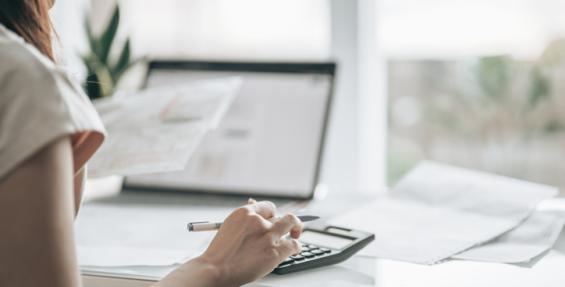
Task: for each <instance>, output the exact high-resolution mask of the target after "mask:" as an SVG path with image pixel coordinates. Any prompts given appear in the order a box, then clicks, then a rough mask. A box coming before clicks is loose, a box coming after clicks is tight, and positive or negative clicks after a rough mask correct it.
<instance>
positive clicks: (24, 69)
mask: <svg viewBox="0 0 565 287" xmlns="http://www.w3.org/2000/svg"><path fill="white" fill-rule="evenodd" d="M42 57H43V58H42ZM0 63H2V65H0V82H3V81H7V80H9V81H10V82H12V81H14V80H16V81H15V82H12V84H19V85H21V86H22V88H25V87H26V86H28V85H31V84H36V83H38V81H41V82H42V83H43V84H44V85H49V84H53V82H54V79H53V73H52V71H51V70H52V67H51V65H52V63H50V60H49V59H47V58H46V57H44V56H43V55H40V53H39V51H37V50H36V49H34V48H33V47H32V46H31V45H29V44H27V43H26V42H25V41H24V40H23V39H21V38H19V37H17V35H15V34H14V33H12V32H10V31H8V30H7V29H6V28H5V27H3V26H0Z"/></svg>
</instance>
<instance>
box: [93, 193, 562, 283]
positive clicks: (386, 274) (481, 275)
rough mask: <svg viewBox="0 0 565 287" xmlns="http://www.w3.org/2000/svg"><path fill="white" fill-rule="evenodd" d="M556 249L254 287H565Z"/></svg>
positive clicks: (152, 272) (361, 269)
mask: <svg viewBox="0 0 565 287" xmlns="http://www.w3.org/2000/svg"><path fill="white" fill-rule="evenodd" d="M365 200H367V198H363V197H359V198H357V199H355V200H353V199H351V198H350V197H348V200H347V201H344V200H343V197H340V196H333V197H329V198H328V199H326V200H323V201H319V202H314V203H313V204H312V206H311V207H310V209H311V210H313V212H315V213H316V214H319V215H321V216H327V215H329V214H336V213H337V212H340V211H342V210H345V209H347V208H350V207H351V206H343V202H349V203H350V204H353V205H354V204H355V203H356V202H363V201H365ZM555 249H556V250H553V251H551V252H550V253H549V254H548V255H547V256H546V257H545V258H543V259H542V260H541V261H540V262H538V263H537V265H535V266H534V267H533V268H530V269H528V268H520V267H516V266H512V265H504V264H492V263H479V262H468V261H451V262H447V263H444V264H439V265H434V266H422V265H416V264H410V263H403V262H397V261H391V260H383V259H376V258H368V257H359V256H356V257H353V258H351V259H349V260H348V261H346V262H343V263H341V264H337V265H334V266H330V267H325V268H319V269H314V270H309V271H303V272H298V273H294V274H288V275H269V276H267V277H266V278H264V279H262V280H260V281H259V282H256V283H253V284H249V285H248V286H324V287H332V286H344V287H347V286H377V287H399V286H400V287H401V286H430V287H443V286H445V287H448V286H449V287H453V286H458V287H465V286H469V287H471V286H472V287H476V286H509V287H520V286H543V287H552V286H559V287H562V286H565V272H564V271H565V232H562V234H561V236H560V238H559V240H558V243H557V245H556V247H555ZM169 271H170V267H147V268H135V269H128V268H120V269H114V274H98V275H97V276H92V275H85V276H83V280H84V285H85V286H86V287H99V286H100V287H102V286H104V287H114V286H115V287H117V286H120V287H130V286H131V287H133V286H149V285H151V284H152V283H153V282H154V281H155V280H157V279H158V278H160V277H162V276H163V275H164V274H167V273H168V272H169ZM140 275H141V276H140ZM133 278H138V279H133ZM139 278H142V279H143V280H140V279H139Z"/></svg>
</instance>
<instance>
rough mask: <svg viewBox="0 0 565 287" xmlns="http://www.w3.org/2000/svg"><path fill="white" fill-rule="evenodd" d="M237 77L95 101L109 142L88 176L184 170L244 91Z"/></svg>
mask: <svg viewBox="0 0 565 287" xmlns="http://www.w3.org/2000/svg"><path fill="white" fill-rule="evenodd" d="M240 84H241V81H240V80H239V79H238V78H226V79H216V80H207V81H202V82H199V83H192V84H190V85H183V86H173V87H167V88H155V89H150V90H144V91H142V92H139V93H135V94H130V95H124V96H115V97H113V98H111V99H104V100H101V101H98V102H96V103H95V107H96V109H97V110H98V113H99V114H100V116H101V118H102V121H103V122H104V125H105V126H106V129H107V130H108V138H107V139H106V141H105V142H104V144H103V145H102V147H101V148H100V150H99V151H98V152H97V153H96V154H95V155H94V157H93V158H92V160H91V161H90V162H89V176H90V177H101V176H108V175H132V174H140V173H153V172H167V171H176V170H182V169H184V168H185V166H186V163H187V162H188V160H189V158H190V156H191V155H192V153H193V152H194V150H195V149H196V147H197V145H198V144H199V142H200V140H201V139H202V137H203V136H204V134H205V133H206V132H207V131H208V130H210V129H211V128H214V127H216V126H217V125H218V124H219V122H220V121H221V119H222V117H223V116H224V114H225V112H226V111H227V109H228V108H229V106H230V105H231V103H232V101H233V98H234V97H235V95H236V93H237V92H238V90H239V87H240Z"/></svg>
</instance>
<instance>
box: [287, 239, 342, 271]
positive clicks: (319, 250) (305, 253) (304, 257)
mask: <svg viewBox="0 0 565 287" xmlns="http://www.w3.org/2000/svg"><path fill="white" fill-rule="evenodd" d="M331 252H332V251H331V250H330V249H328V248H324V247H319V246H316V245H312V244H302V251H300V253H299V254H296V255H292V256H290V257H289V258H287V259H285V260H284V261H283V262H281V264H279V266H278V267H285V266H289V265H292V264H297V263H300V262H305V261H308V260H314V259H316V258H318V257H322V256H325V255H326V254H329V253H331Z"/></svg>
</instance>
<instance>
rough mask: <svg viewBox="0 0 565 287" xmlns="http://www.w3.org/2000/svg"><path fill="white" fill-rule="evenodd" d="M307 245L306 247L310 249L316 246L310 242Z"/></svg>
mask: <svg viewBox="0 0 565 287" xmlns="http://www.w3.org/2000/svg"><path fill="white" fill-rule="evenodd" d="M307 247H308V248H310V249H315V248H318V246H315V245H312V244H308V246H307Z"/></svg>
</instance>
